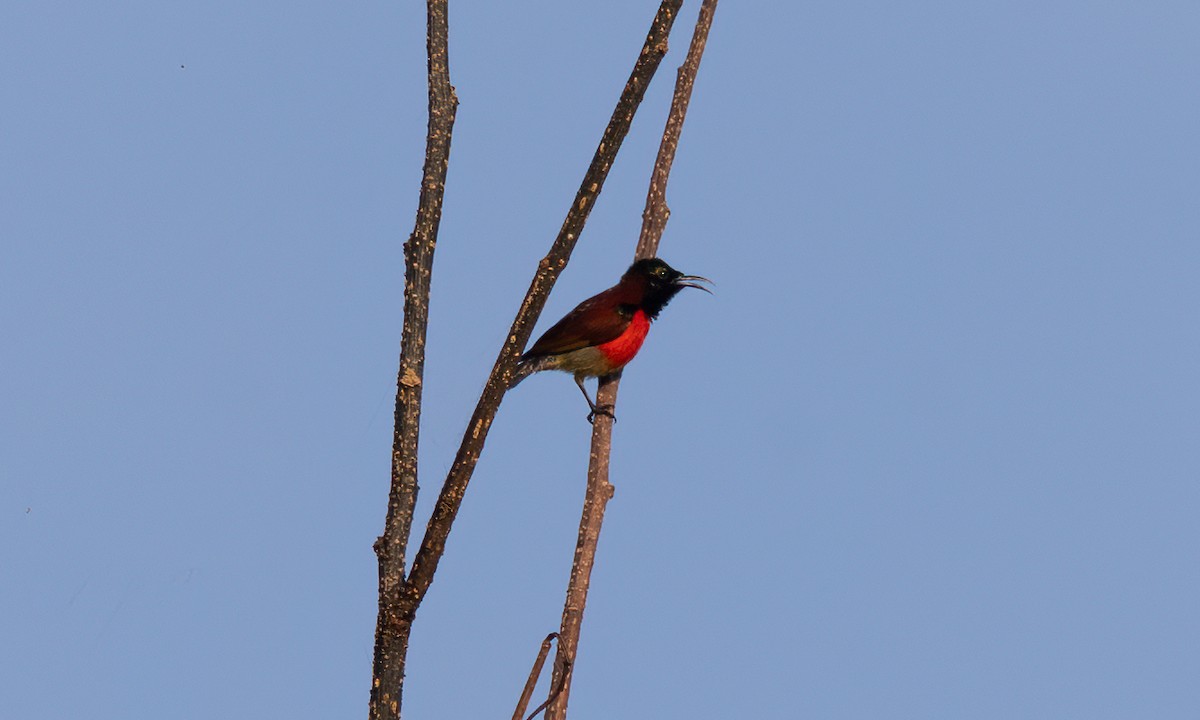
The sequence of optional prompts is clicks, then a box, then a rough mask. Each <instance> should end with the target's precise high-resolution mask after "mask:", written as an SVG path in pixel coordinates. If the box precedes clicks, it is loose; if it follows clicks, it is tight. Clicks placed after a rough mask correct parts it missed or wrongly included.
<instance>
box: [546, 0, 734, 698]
mask: <svg viewBox="0 0 1200 720" xmlns="http://www.w3.org/2000/svg"><path fill="white" fill-rule="evenodd" d="M716 8H717V0H704V2H703V3H702V4H701V7H700V16H699V18H698V19H697V20H696V29H695V31H694V32H693V34H692V42H691V45H690V46H689V47H688V53H687V58H686V59H685V60H684V62H683V64H682V65H681V66H680V67H679V71H678V73H677V75H676V80H675V95H674V97H673V99H672V101H671V112H670V114H669V115H668V117H667V125H666V129H665V130H663V138H662V142H661V143H660V145H659V149H658V157H657V159H656V160H655V163H654V172H653V173H652V175H651V179H650V190H649V192H648V193H647V196H646V210H645V212H644V213H643V214H642V232H641V236H640V237H639V239H638V245H637V250H636V252H635V254H634V259H640V258H647V257H654V256H655V255H656V254H658V244H659V241H660V240H661V239H662V234H663V230H664V229H665V228H666V225H667V219H668V218H669V217H670V210H669V209H668V208H667V201H666V188H667V179H668V177H669V176H670V173H671V164H672V162H673V161H674V160H675V150H676V148H677V147H678V146H679V135H680V132H681V131H682V129H683V120H684V117H685V116H686V115H687V108H688V103H689V101H690V100H691V96H692V87H693V86H694V85H695V82H696V73H697V72H698V71H699V70H700V58H701V57H702V56H703V54H704V46H705V44H706V42H707V41H708V31H709V29H710V28H711V27H712V20H713V13H714V12H715V11H716ZM620 382H621V377H620V373H618V374H616V375H612V376H609V377H606V378H601V379H600V385H599V387H598V388H597V390H596V404H597V405H608V406H610V407H612V408H616V406H617V390H618V389H619V387H620ZM612 426H613V420H612V417H610V416H606V415H598V416H597V417H596V421H595V423H593V425H592V450H591V457H590V460H589V463H588V481H587V492H586V495H585V497H584V501H583V516H582V517H581V518H580V521H579V535H578V539H577V541H576V546H575V560H574V562H573V564H572V566H571V579H570V582H569V583H568V586H567V599H566V602H565V603H564V605H563V616H562V629H561V630H560V631H559V638H558V656H559V658H560V659H561V660H562V661H563V662H556V663H555V670H556V673H555V676H554V677H553V678H552V679H551V685H552V686H557V685H558V684H559V683H561V684H562V686H563V690H562V692H561V693H559V694H558V696H557V698H555V700H554V701H553V702H552V703H551V704H550V707H549V709H547V711H546V720H564V719H565V718H566V715H567V702H568V700H569V699H570V694H571V675H572V673H569V672H566V673H563V674H562V675H561V676H560V675H559V672H558V669H559V668H560V667H573V666H574V663H575V659H576V650H577V648H578V646H579V631H580V628H581V626H582V624H583V610H584V607H585V606H586V604H587V594H588V587H589V584H590V581H591V575H592V567H593V566H594V565H595V561H596V546H597V544H598V543H599V539H600V527H601V525H602V524H603V523H604V511H605V509H606V507H607V506H608V501H609V500H610V499H611V498H612V496H613V493H614V488H613V486H612V484H611V483H610V482H609V480H608V466H609V457H610V455H611V453H612Z"/></svg>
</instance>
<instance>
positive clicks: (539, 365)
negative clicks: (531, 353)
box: [508, 355, 553, 390]
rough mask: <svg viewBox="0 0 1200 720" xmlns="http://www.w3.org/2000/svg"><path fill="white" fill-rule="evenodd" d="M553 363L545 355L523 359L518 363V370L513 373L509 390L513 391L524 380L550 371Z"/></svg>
mask: <svg viewBox="0 0 1200 720" xmlns="http://www.w3.org/2000/svg"><path fill="white" fill-rule="evenodd" d="M552 362H553V361H552V360H551V359H550V358H549V357H546V356H544V355H542V356H538V357H522V358H521V359H520V361H518V362H517V369H516V370H514V371H513V376H512V380H510V381H509V383H508V389H509V390H512V389H513V388H515V387H516V386H517V385H518V384H519V383H520V382H521V381H522V380H524V379H525V378H527V377H529V376H530V375H532V374H534V373H535V372H540V371H542V370H548V369H550V364H551V363H552Z"/></svg>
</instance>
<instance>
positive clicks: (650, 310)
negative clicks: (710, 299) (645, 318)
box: [621, 257, 712, 319]
mask: <svg viewBox="0 0 1200 720" xmlns="http://www.w3.org/2000/svg"><path fill="white" fill-rule="evenodd" d="M621 280H622V282H629V281H640V282H642V283H644V286H643V287H644V290H643V292H642V303H641V308H642V311H643V312H645V313H646V314H647V315H649V316H650V317H651V319H653V318H656V317H658V314H659V313H660V312H662V309H663V308H664V307H666V306H667V303H669V302H671V298H673V297H675V294H676V293H678V292H679V291H680V290H682V289H684V288H685V287H690V288H696V289H697V290H703V291H704V292H706V293H711V292H712V291H711V290H709V289H708V288H706V287H704V286H703V285H699V284H697V283H701V282H712V281H711V280H709V279H708V278H703V277H700V276H699V275H684V274H683V273H681V272H679V271H678V270H676V269H675V268H673V267H671V266H670V265H668V264H666V263H665V262H663V261H662V260H660V259H658V258H656V257H654V258H645V259H642V260H638V261H637V262H635V263H634V264H632V265H630V266H629V269H628V270H626V271H625V275H624V276H623V277H622V278H621Z"/></svg>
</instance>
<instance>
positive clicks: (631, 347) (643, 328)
mask: <svg viewBox="0 0 1200 720" xmlns="http://www.w3.org/2000/svg"><path fill="white" fill-rule="evenodd" d="M648 332H650V318H648V317H646V313H644V312H642V311H641V310H637V311H635V312H634V313H633V317H632V318H631V319H630V321H629V327H628V328H626V329H625V332H623V333H621V334H620V335H618V336H617V337H616V338H614V339H612V340H609V341H608V342H606V343H602V344H600V345H597V346H596V349H597V350H599V351H600V352H602V353H604V357H605V358H607V359H608V361H609V362H610V363H612V365H613V370H619V369H621V368H623V367H625V365H626V364H627V363H628V362H629V361H630V360H632V359H633V358H634V356H635V355H637V354H638V350H641V349H642V343H643V342H645V340H646V333H648Z"/></svg>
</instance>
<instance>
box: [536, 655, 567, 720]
mask: <svg viewBox="0 0 1200 720" xmlns="http://www.w3.org/2000/svg"><path fill="white" fill-rule="evenodd" d="M562 665H563V671H562V672H561V673H556V674H558V675H560V676H561V677H560V678H559V680H558V684H557V685H555V686H554V687H552V688H551V689H550V695H549V696H548V697H547V698H546V702H544V703H542V704H541V705H538V706H537V707H535V708H534V709H533V712H531V713H529V717H527V718H525V720H533V719H534V718H535V717H537V714H538V713H540V712H541V711H543V710H545V709H546V708H548V707H550V703H552V702H554V701H555V700H557V699H558V696H559V695H560V694H561V693H562V691H563V687H564V686H566V684H567V678H569V677H571V663H569V662H567V661H566V660H563V661H562Z"/></svg>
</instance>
